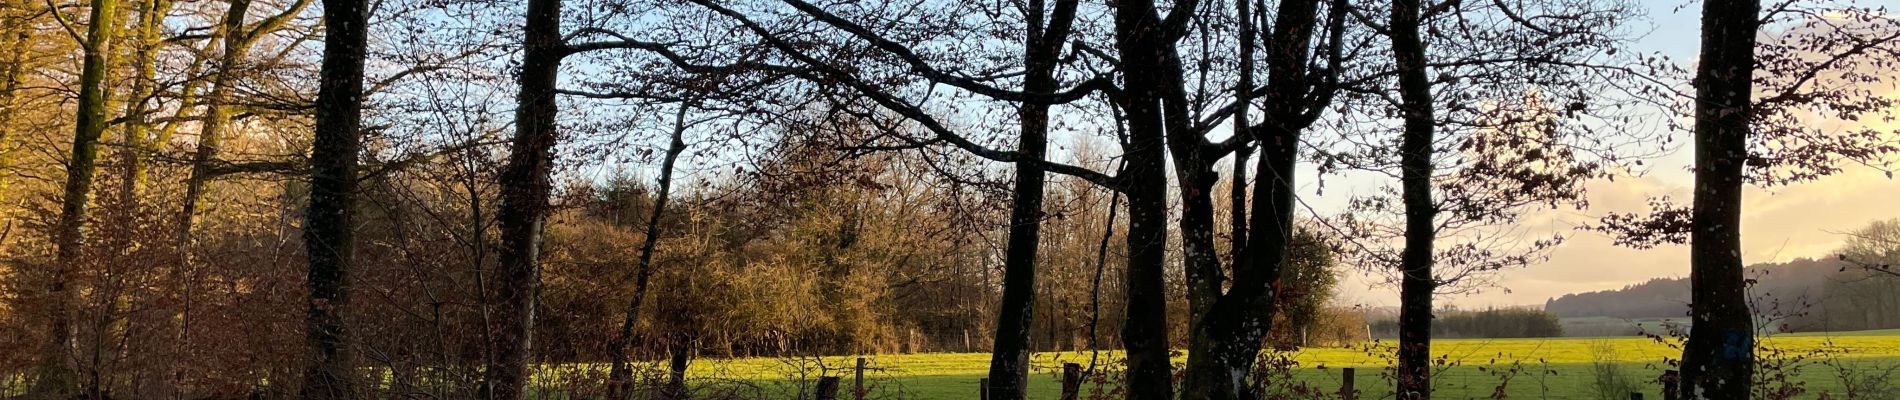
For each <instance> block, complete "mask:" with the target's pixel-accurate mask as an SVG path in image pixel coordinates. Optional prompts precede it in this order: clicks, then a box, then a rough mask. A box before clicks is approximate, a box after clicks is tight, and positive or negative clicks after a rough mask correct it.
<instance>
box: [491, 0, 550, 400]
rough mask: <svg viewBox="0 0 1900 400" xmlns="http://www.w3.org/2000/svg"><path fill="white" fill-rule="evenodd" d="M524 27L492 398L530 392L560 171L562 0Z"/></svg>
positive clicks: (503, 219) (535, 4) (506, 176)
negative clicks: (548, 226) (552, 195)
mask: <svg viewBox="0 0 1900 400" xmlns="http://www.w3.org/2000/svg"><path fill="white" fill-rule="evenodd" d="M526 19H527V22H526V25H525V28H524V31H525V32H524V34H525V37H524V42H523V49H524V50H523V54H522V61H521V75H520V78H519V79H520V84H521V92H520V94H518V97H517V98H516V102H517V103H518V105H517V106H516V109H515V137H514V142H513V143H511V144H510V147H509V149H510V150H509V155H508V165H507V166H506V167H504V169H503V170H502V172H501V210H500V211H499V213H498V214H497V215H496V219H495V221H496V223H497V224H498V225H500V227H501V254H500V264H499V267H498V272H499V275H500V278H501V287H500V288H499V290H497V291H496V293H495V294H496V295H495V298H496V301H498V302H500V303H501V308H500V309H498V310H497V311H498V315H497V316H496V318H495V319H496V320H497V321H500V327H499V329H498V332H497V333H496V335H495V340H496V341H497V342H498V343H496V345H495V352H496V355H495V363H494V365H490V366H488V370H487V372H488V374H487V388H488V390H490V393H489V395H490V398H491V399H496V400H520V399H522V398H524V397H525V396H526V395H527V384H528V377H529V373H528V362H529V359H530V352H531V349H532V348H533V344H534V304H535V293H536V292H537V291H538V290H539V289H540V286H541V276H540V275H541V270H540V258H541V232H542V228H543V225H544V224H545V223H546V222H547V215H548V201H549V200H548V195H549V192H550V191H551V190H552V183H551V179H552V178H551V177H550V175H551V174H552V173H553V170H554V144H555V139H556V132H555V115H556V111H557V109H556V108H555V106H556V104H555V100H554V97H555V93H554V90H555V83H556V81H557V80H558V76H559V74H560V69H561V58H562V56H563V54H564V52H565V51H566V49H565V47H564V46H563V45H562V42H561V1H560V0H530V1H529V2H528V10H527V14H526Z"/></svg>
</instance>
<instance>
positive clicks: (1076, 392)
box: [1062, 363, 1082, 400]
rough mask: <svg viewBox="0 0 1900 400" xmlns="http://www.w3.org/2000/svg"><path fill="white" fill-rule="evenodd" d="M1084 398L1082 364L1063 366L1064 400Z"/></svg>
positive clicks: (1065, 364)
mask: <svg viewBox="0 0 1900 400" xmlns="http://www.w3.org/2000/svg"><path fill="white" fill-rule="evenodd" d="M1081 396H1082V364H1076V363H1063V364H1062V400H1075V399H1079V398H1081Z"/></svg>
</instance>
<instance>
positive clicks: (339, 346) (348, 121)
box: [298, 0, 370, 399]
mask: <svg viewBox="0 0 1900 400" xmlns="http://www.w3.org/2000/svg"><path fill="white" fill-rule="evenodd" d="M369 12H370V8H369V4H368V2H366V1H363V0H324V2H323V17H324V28H325V29H326V30H327V31H326V34H325V35H324V39H323V66H322V72H321V75H320V76H319V78H318V79H319V87H318V89H317V103H316V140H315V142H314V143H313V144H312V145H311V154H310V205H309V208H308V209H307V210H306V211H305V212H304V220H305V221H304V247H305V249H306V251H307V252H308V253H309V257H310V271H309V278H308V279H309V282H308V284H309V285H310V302H309V306H308V307H309V316H308V318H307V322H306V323H305V327H304V329H306V332H305V335H306V336H307V339H306V343H305V348H306V350H305V351H306V353H307V354H306V355H305V357H307V360H306V364H305V367H304V371H303V374H304V376H303V389H302V392H301V393H299V394H298V397H301V398H305V399H350V398H355V397H356V387H355V379H354V377H355V376H356V374H357V373H358V372H357V371H356V370H355V367H354V366H353V364H352V363H351V362H350V352H349V345H350V335H349V329H348V327H347V326H346V325H345V324H344V321H343V314H342V313H343V311H344V310H346V309H347V307H348V306H349V303H350V278H349V273H350V270H351V265H352V261H354V258H355V256H356V235H355V231H354V229H355V226H354V225H352V222H351V219H352V216H353V215H354V214H355V209H356V186H357V185H356V184H357V180H358V177H357V157H358V156H359V153H360V152H361V150H362V146H363V134H362V123H363V58H364V53H365V52H366V51H367V50H368V40H369V26H368V25H369Z"/></svg>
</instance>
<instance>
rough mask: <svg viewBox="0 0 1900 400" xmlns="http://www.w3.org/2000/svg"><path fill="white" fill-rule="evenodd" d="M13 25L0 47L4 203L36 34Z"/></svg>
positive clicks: (0, 190) (21, 4)
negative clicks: (0, 50)
mask: <svg viewBox="0 0 1900 400" xmlns="http://www.w3.org/2000/svg"><path fill="white" fill-rule="evenodd" d="M26 5H27V4H26V2H25V1H16V2H9V3H8V6H10V7H14V9H15V10H18V11H25V10H26ZM8 17H13V16H8ZM11 25H12V26H8V27H6V28H7V29H6V30H5V31H0V43H5V45H4V46H0V47H4V48H5V49H6V52H7V53H6V56H7V61H6V64H5V65H6V68H4V69H0V199H4V193H5V192H6V188H7V185H8V183H9V182H8V181H7V179H6V178H8V177H7V176H5V175H4V174H6V172H5V171H6V170H8V169H10V167H11V166H12V165H13V155H12V154H11V153H12V151H11V149H10V148H8V142H10V141H11V139H12V138H13V137H14V135H15V134H16V132H15V131H14V130H15V129H18V127H16V126H14V123H13V118H14V116H16V115H18V113H19V109H20V104H19V103H20V91H21V90H23V89H24V87H23V86H24V84H25V81H26V71H27V67H26V60H27V54H26V52H27V51H28V50H29V49H31V47H28V45H29V44H31V43H32V39H33V37H32V32H33V31H32V30H31V29H27V27H26V26H25V24H11Z"/></svg>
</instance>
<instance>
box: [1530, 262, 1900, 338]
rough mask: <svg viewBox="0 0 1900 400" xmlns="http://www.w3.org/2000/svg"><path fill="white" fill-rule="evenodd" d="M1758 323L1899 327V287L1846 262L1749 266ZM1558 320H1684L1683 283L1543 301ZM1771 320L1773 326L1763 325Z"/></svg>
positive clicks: (1660, 282)
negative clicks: (1897, 306)
mask: <svg viewBox="0 0 1900 400" xmlns="http://www.w3.org/2000/svg"><path fill="white" fill-rule="evenodd" d="M1745 274H1746V276H1748V277H1749V279H1750V280H1751V281H1752V282H1753V285H1752V286H1751V287H1750V288H1749V298H1750V299H1749V300H1750V303H1751V307H1752V308H1753V309H1754V311H1755V314H1756V315H1757V316H1758V318H1757V323H1767V324H1774V325H1780V326H1766V327H1767V328H1774V329H1777V330H1792V331H1816V330H1831V331H1841V330H1864V329H1888V328H1896V327H1900V309H1897V308H1895V307H1894V306H1895V305H1900V291H1897V290H1896V289H1900V284H1896V282H1893V281H1891V280H1887V279H1876V278H1879V276H1877V275H1880V273H1878V272H1870V271H1868V270H1865V269H1862V268H1860V267H1859V266H1858V265H1856V264H1854V263H1851V262H1849V261H1843V260H1839V259H1836V258H1819V259H1809V258H1802V259H1796V260H1793V261H1789V262H1785V263H1759V264H1754V265H1750V266H1749V267H1748V269H1747V272H1746V273H1745ZM1544 310H1545V311H1549V312H1550V313H1553V314H1556V315H1557V316H1559V317H1564V318H1576V317H1610V318H1622V319H1650V318H1685V317H1686V316H1687V315H1688V312H1689V281H1688V279H1687V278H1656V279H1651V280H1649V281H1647V282H1643V283H1638V284H1634V285H1629V286H1624V287H1623V288H1622V289H1615V290H1603V291H1595V292H1584V293H1572V294H1567V295H1563V296H1561V297H1557V298H1553V299H1549V300H1547V301H1545V302H1544ZM1765 321H1774V322H1765Z"/></svg>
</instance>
